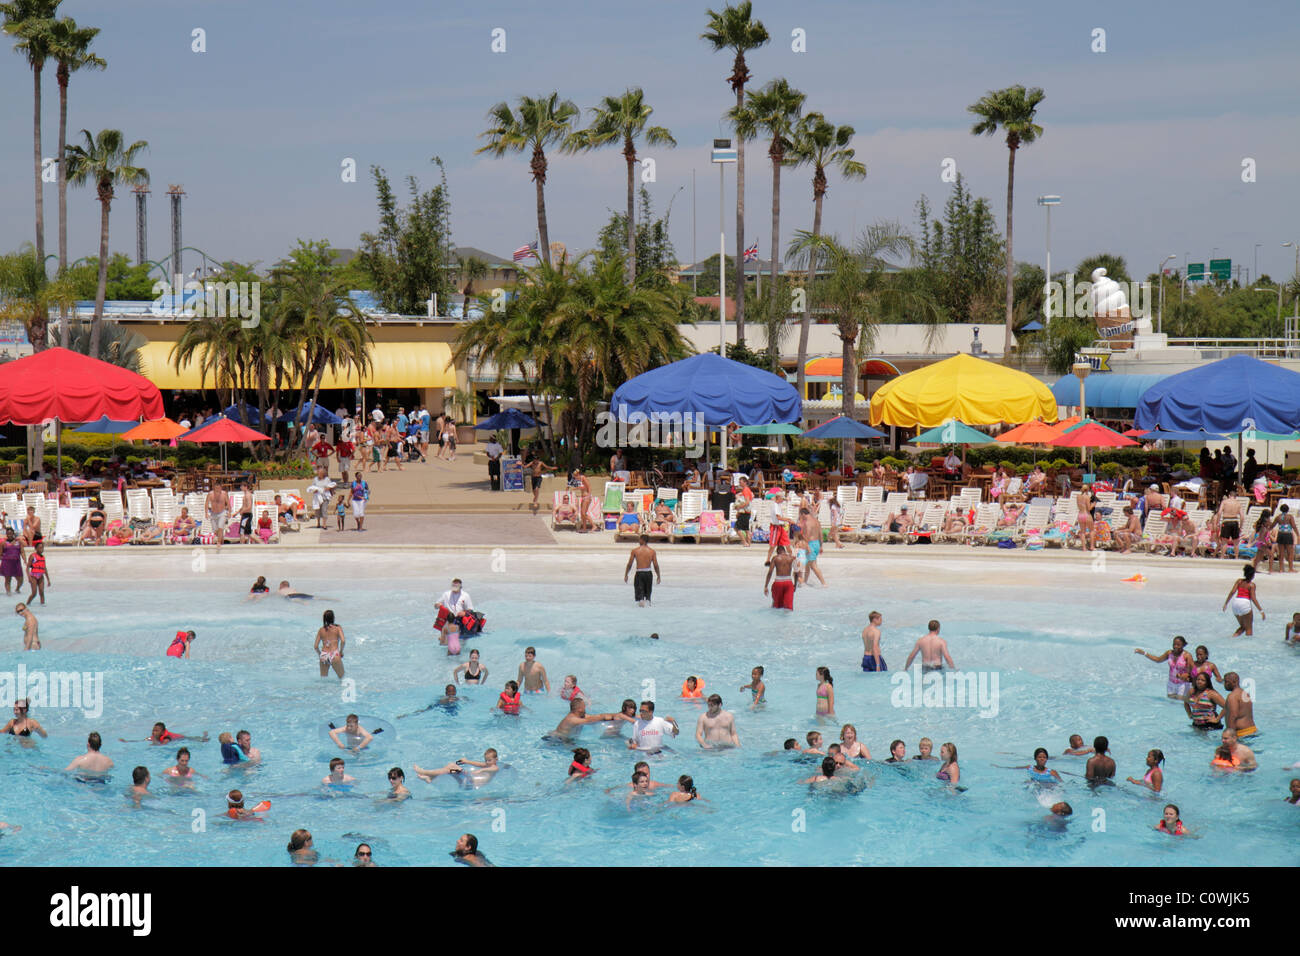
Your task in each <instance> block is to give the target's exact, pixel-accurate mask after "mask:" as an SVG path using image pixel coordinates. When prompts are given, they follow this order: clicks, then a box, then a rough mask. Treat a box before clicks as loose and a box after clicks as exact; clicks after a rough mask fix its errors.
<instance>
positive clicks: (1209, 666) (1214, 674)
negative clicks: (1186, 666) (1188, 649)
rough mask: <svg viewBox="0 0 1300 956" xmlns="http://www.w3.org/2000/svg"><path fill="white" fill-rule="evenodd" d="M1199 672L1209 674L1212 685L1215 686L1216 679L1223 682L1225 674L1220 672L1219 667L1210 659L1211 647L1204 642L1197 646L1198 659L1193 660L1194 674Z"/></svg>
mask: <svg viewBox="0 0 1300 956" xmlns="http://www.w3.org/2000/svg"><path fill="white" fill-rule="evenodd" d="M1197 674H1208V675H1209V677H1210V686H1211V687H1213V686H1214V681H1216V680H1217V681H1218V682H1219V683H1220V684H1222V683H1223V675H1221V674H1220V673H1219V668H1218V667H1216V666H1215V665H1214V664H1213V663H1212V662H1211V661H1210V649H1209V648H1208V647H1206V646H1205V645H1204V644H1200V645H1198V646H1197V648H1196V659H1195V660H1194V661H1193V662H1192V676H1193V677H1195V676H1196V675H1197Z"/></svg>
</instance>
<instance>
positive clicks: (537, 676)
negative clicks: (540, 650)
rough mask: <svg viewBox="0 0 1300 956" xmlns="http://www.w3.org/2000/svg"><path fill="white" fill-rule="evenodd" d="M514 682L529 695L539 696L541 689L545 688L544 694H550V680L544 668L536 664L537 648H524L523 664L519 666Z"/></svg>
mask: <svg viewBox="0 0 1300 956" xmlns="http://www.w3.org/2000/svg"><path fill="white" fill-rule="evenodd" d="M515 680H516V683H517V684H519V685H520V686H522V687H523V689H524V690H525V691H527V692H528V693H530V694H540V693H541V692H542V688H543V687H545V688H546V693H548V694H549V693H550V692H551V680H550V678H549V677H547V676H546V668H545V667H543V666H542V665H541V664H539V663H537V648H535V647H526V648H524V662H523V663H522V664H520V665H519V673H518V674H517V675H516V676H515Z"/></svg>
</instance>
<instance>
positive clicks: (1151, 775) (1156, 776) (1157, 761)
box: [1128, 750, 1165, 793]
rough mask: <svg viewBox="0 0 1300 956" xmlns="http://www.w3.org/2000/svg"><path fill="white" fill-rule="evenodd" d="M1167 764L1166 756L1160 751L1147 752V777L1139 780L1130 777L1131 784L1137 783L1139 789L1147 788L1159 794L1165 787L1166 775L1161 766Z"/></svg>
mask: <svg viewBox="0 0 1300 956" xmlns="http://www.w3.org/2000/svg"><path fill="white" fill-rule="evenodd" d="M1164 762H1165V755H1164V754H1163V753H1162V752H1161V751H1159V750H1148V751H1147V772H1146V775H1145V776H1144V777H1143V778H1142V779H1141V780H1138V779H1137V778H1135V777H1129V778H1128V782H1129V783H1135V784H1137V785H1138V786H1139V787H1147V788H1148V789H1150V790H1153V791H1155V792H1156V793H1159V792H1160V791H1161V789H1162V788H1163V787H1164V785H1165V773H1164V771H1163V770H1161V769H1160V765H1161V764H1162V763H1164Z"/></svg>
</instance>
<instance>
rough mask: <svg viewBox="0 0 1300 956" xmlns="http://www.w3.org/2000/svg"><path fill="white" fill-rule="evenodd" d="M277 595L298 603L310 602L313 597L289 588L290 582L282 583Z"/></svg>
mask: <svg viewBox="0 0 1300 956" xmlns="http://www.w3.org/2000/svg"><path fill="white" fill-rule="evenodd" d="M276 593H277V594H279V595H280V597H282V598H289V599H293V600H296V601H310V600H311V599H312V597H313V596H312V595H310V594H304V593H303V592H302V591H295V590H294V589H293V588H291V587H290V586H289V582H288V581H281V582H280V588H279V590H278V591H277V592H276Z"/></svg>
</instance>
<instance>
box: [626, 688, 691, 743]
mask: <svg viewBox="0 0 1300 956" xmlns="http://www.w3.org/2000/svg"><path fill="white" fill-rule="evenodd" d="M680 732H681V730H680V728H679V727H678V726H677V721H675V720H673V718H671V717H656V716H655V705H654V701H652V700H643V701H641V709H640V713H639V716H638V717H637V719H636V721H635V722H634V723H633V724H632V736H631V737H630V738H628V742H627V749H628V750H644V751H647V752H649V753H658V752H659V751H660V750H662V749H663V742H664V735H665V734H669V733H670V734H671V735H672V736H674V737H676V736H677V735H678V734H679V733H680Z"/></svg>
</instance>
